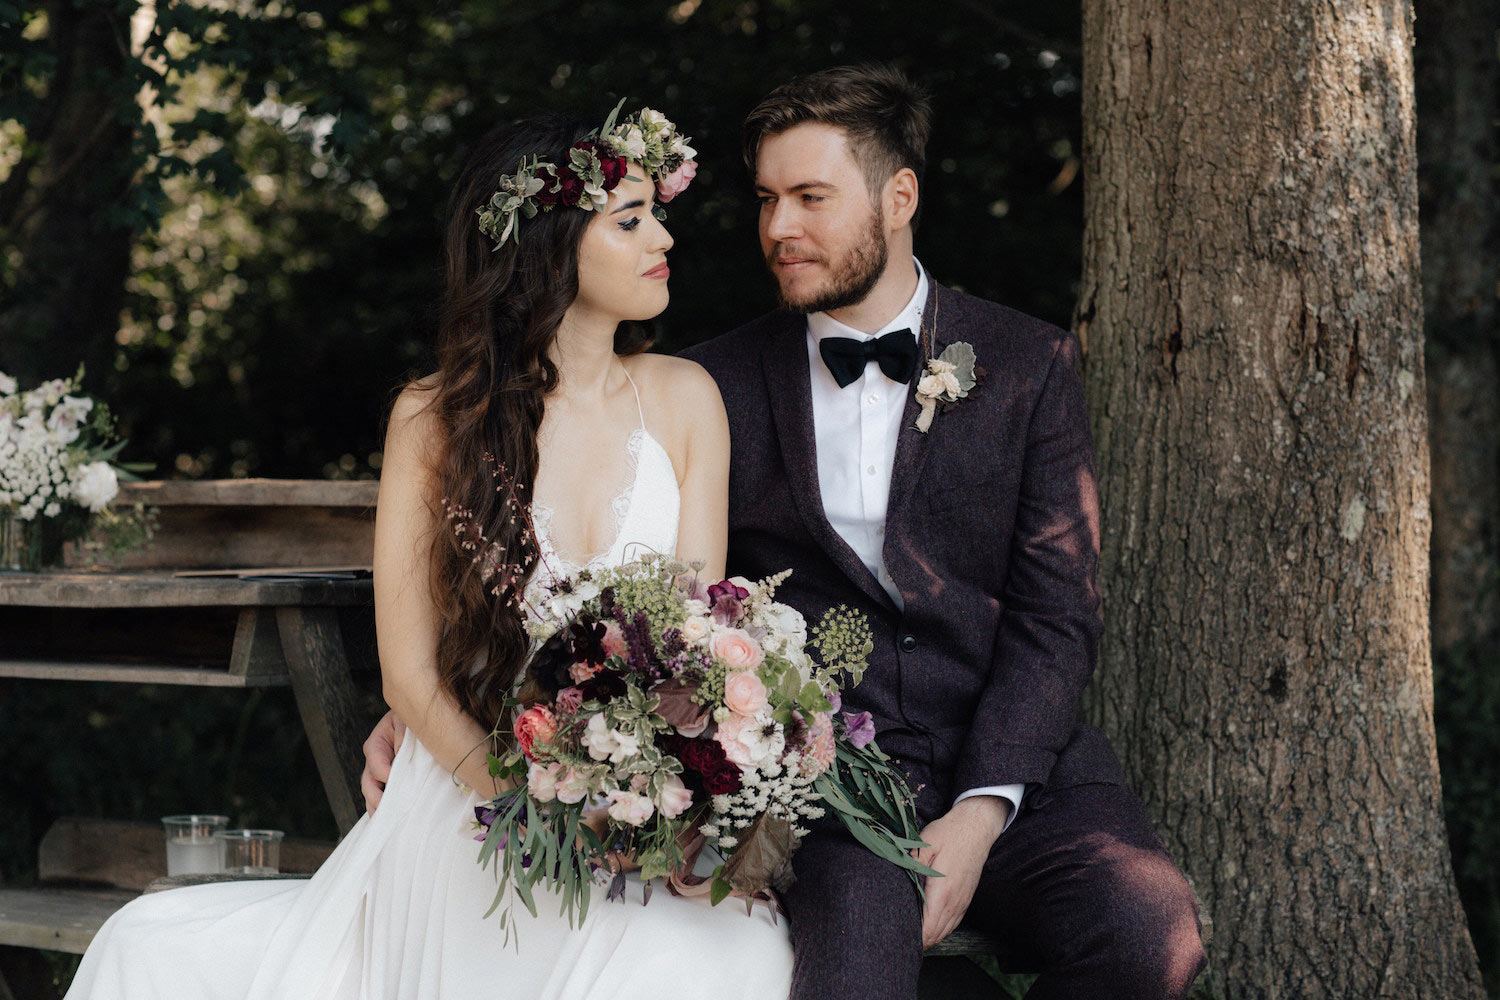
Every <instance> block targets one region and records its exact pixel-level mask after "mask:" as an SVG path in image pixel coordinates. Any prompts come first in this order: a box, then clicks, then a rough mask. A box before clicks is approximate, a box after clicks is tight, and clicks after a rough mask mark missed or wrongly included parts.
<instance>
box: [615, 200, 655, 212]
mask: <svg viewBox="0 0 1500 1000" xmlns="http://www.w3.org/2000/svg"><path fill="white" fill-rule="evenodd" d="M645 205H646V203H645V202H644V201H642V200H641V199H639V198H637V199H635V200H634V201H627V202H626V203H625V204H623V205H621V206H620V207H619V208H617V209H615V210H614V211H613V212H610V213H609V214H610V215H619V214H620V213H621V212H628V211H630V210H631V209H632V208H644V207H645Z"/></svg>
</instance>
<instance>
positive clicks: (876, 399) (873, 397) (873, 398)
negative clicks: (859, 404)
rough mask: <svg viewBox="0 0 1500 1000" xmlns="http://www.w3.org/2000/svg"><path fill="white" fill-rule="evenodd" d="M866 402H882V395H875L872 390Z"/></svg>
mask: <svg viewBox="0 0 1500 1000" xmlns="http://www.w3.org/2000/svg"><path fill="white" fill-rule="evenodd" d="M865 402H867V403H878V402H880V397H879V396H877V395H875V394H874V393H873V392H872V393H870V394H869V395H868V396H866V397H865Z"/></svg>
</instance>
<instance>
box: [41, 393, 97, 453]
mask: <svg viewBox="0 0 1500 1000" xmlns="http://www.w3.org/2000/svg"><path fill="white" fill-rule="evenodd" d="M93 408H94V401H93V400H92V399H89V398H87V397H84V396H64V397H63V398H62V401H61V402H59V403H58V404H57V406H55V407H54V408H53V410H52V413H51V415H50V416H48V417H47V430H48V431H49V432H51V433H52V435H53V440H54V441H55V442H56V443H57V444H62V445H67V444H72V443H73V442H74V441H77V440H78V434H79V431H80V430H81V429H82V427H83V422H84V421H85V420H87V419H88V415H89V411H91V410H93Z"/></svg>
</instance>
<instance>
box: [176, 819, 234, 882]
mask: <svg viewBox="0 0 1500 1000" xmlns="http://www.w3.org/2000/svg"><path fill="white" fill-rule="evenodd" d="M161 825H162V827H163V829H164V830H165V831H166V837H167V874H168V875H212V874H215V873H217V872H221V871H223V870H224V848H223V847H222V846H220V844H219V837H218V835H219V834H220V833H222V832H223V830H224V827H226V826H228V825H229V817H228V816H202V815H198V814H196V813H194V814H191V815H186V816H163V817H162V818H161Z"/></svg>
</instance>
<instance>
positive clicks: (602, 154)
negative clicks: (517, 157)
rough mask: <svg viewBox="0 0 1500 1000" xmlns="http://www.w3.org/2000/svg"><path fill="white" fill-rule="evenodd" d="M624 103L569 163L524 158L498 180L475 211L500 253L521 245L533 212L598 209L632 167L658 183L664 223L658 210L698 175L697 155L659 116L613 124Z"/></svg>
mask: <svg viewBox="0 0 1500 1000" xmlns="http://www.w3.org/2000/svg"><path fill="white" fill-rule="evenodd" d="M624 106H625V102H624V101H623V100H622V101H620V103H619V104H617V105H615V109H614V110H613V111H611V112H610V113H609V117H608V118H606V119H605V120H604V125H603V126H602V127H601V128H599V129H598V130H597V131H595V132H590V133H589V134H588V135H587V136H586V137H584V138H583V139H580V140H579V141H578V142H575V143H574V144H573V145H572V146H570V147H569V148H568V162H567V163H564V164H562V165H561V166H559V165H557V164H555V163H550V162H544V161H542V160H541V159H540V158H538V157H535V156H533V157H530V158H525V157H523V158H522V160H521V165H520V168H519V169H518V170H517V171H516V172H515V173H513V174H504V175H502V176H501V178H500V181H499V184H498V186H497V189H496V191H495V193H494V194H492V195H491V196H490V200H489V202H488V203H487V204H486V205H485V207H483V208H481V209H478V210H477V212H478V214H479V231H480V232H482V233H484V234H485V235H486V236H489V237H490V238H491V239H493V240H494V241H495V249H496V250H499V249H500V248H501V247H502V246H504V245H505V241H506V240H508V239H514V240H517V241H519V240H520V233H521V219H523V218H526V219H530V218H533V217H535V216H536V214H537V212H550V211H551V210H552V209H554V208H556V207H557V206H558V205H565V206H567V207H569V208H581V209H583V210H584V211H585V212H593V211H596V210H598V209H602V208H603V207H604V206H605V204H606V203H608V201H609V192H611V191H613V190H614V189H615V187H616V186H617V185H619V183H620V181H621V180H622V179H623V178H624V177H625V175H626V174H627V173H628V172H629V169H630V162H631V161H635V162H636V163H639V164H640V165H641V167H642V168H643V169H644V170H645V171H646V174H647V175H648V176H649V177H650V178H651V179H652V180H653V181H654V182H655V183H656V200H657V202H658V203H659V204H657V205H656V206H654V207H653V208H652V213H653V214H654V215H655V216H656V217H657V218H658V219H664V218H666V213H665V212H663V211H662V208H661V204H660V203H665V202H669V201H671V200H672V199H673V198H675V197H677V196H678V195H679V194H681V193H682V192H683V191H685V190H686V189H687V186H688V184H689V183H691V182H692V179H693V177H694V176H695V175H696V174H697V172H698V164H697V161H696V160H694V157H695V156H696V155H697V152H696V151H695V150H694V149H693V147H692V146H689V145H688V141H689V140H688V137H687V136H684V135H682V134H681V133H679V132H678V131H677V126H676V125H674V124H672V122H671V121H669V120H668V119H667V116H666V115H664V114H662V113H661V112H660V111H653V110H651V109H650V108H642V109H641V110H640V111H639V112H638V113H637V114H634V115H631V116H629V117H628V118H626V119H624V120H623V121H620V122H619V123H616V121H615V119H616V117H617V116H618V115H619V113H620V109H621V108H623V107H624Z"/></svg>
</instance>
